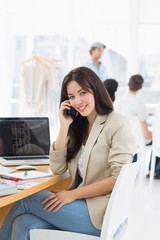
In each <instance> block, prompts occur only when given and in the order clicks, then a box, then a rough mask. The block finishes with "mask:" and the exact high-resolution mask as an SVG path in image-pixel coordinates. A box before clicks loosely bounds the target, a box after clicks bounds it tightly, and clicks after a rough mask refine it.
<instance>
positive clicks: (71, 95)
mask: <svg viewBox="0 0 160 240" xmlns="http://www.w3.org/2000/svg"><path fill="white" fill-rule="evenodd" d="M67 93H68V99H69V101H70V104H71V106H72V107H73V108H75V109H76V110H77V111H78V112H79V113H80V114H81V115H82V116H83V117H87V118H88V117H90V116H95V115H96V110H95V100H94V96H93V94H92V93H90V92H88V91H86V90H84V89H83V88H82V87H81V86H80V85H79V84H78V83H77V82H75V81H74V80H73V81H71V82H70V83H69V84H68V86H67Z"/></svg>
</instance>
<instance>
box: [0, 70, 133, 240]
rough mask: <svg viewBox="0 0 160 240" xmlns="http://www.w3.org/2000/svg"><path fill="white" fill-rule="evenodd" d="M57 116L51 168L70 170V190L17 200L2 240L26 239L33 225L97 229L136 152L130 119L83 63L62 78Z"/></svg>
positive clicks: (95, 231) (0, 236) (60, 171)
mask: <svg viewBox="0 0 160 240" xmlns="http://www.w3.org/2000/svg"><path fill="white" fill-rule="evenodd" d="M73 108H74V109H73ZM68 111H69V112H68ZM72 111H75V113H74V116H73V117H72V116H71V114H72ZM59 120H60V128H59V134H58V137H57V139H56V141H54V142H53V144H52V146H51V149H50V161H51V163H50V166H51V169H52V171H53V173H54V174H63V173H64V172H66V171H67V170H69V174H70V177H71V184H70V188H69V190H63V191H54V192H49V191H40V192H39V193H36V194H34V195H32V196H29V197H27V198H25V199H22V200H20V201H19V202H17V203H15V204H14V206H13V208H12V209H11V211H10V212H9V214H8V216H7V217H6V220H5V222H4V223H3V226H2V228H1V230H0V239H1V240H11V239H12V240H28V239H29V238H30V237H29V231H30V229H33V228H47V229H53V230H54V229H61V230H67V231H73V232H79V233H85V234H90V235H96V236H99V235H100V233H101V227H102V221H103V216H104V213H105V210H106V207H107V204H108V201H109V196H110V194H111V192H112V189H113V187H114V184H115V182H116V179H117V177H118V174H119V172H120V170H121V168H122V166H123V165H124V164H126V163H129V162H131V161H132V155H133V154H134V152H135V141H134V137H133V136H132V134H131V131H130V125H129V122H128V120H127V119H126V118H125V117H124V116H122V115H120V114H119V113H116V112H114V111H113V106H112V102H111V99H110V97H109V95H108V93H107V91H106V89H105V86H104V84H103V82H102V81H101V80H100V79H99V77H98V76H97V75H96V74H95V73H94V72H93V71H92V70H91V69H89V68H87V67H79V68H75V69H73V70H72V71H70V72H69V73H68V74H67V75H66V76H65V78H64V80H63V83H62V89H61V100H60V110H59Z"/></svg>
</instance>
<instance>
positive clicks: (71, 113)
mask: <svg viewBox="0 0 160 240" xmlns="http://www.w3.org/2000/svg"><path fill="white" fill-rule="evenodd" d="M67 115H70V116H71V117H72V118H73V119H75V118H76V117H77V111H76V110H75V109H74V108H73V107H71V108H70V109H69V110H67Z"/></svg>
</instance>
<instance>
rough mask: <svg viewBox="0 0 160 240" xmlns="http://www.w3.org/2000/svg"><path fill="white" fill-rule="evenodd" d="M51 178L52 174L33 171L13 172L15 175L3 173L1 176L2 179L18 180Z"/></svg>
mask: <svg viewBox="0 0 160 240" xmlns="http://www.w3.org/2000/svg"><path fill="white" fill-rule="evenodd" d="M50 176H53V173H52V172H51V171H49V172H40V171H35V170H29V171H25V172H15V173H5V174H2V176H1V177H2V178H6V179H12V178H13V179H17V178H18V179H19V180H29V179H35V178H44V177H50Z"/></svg>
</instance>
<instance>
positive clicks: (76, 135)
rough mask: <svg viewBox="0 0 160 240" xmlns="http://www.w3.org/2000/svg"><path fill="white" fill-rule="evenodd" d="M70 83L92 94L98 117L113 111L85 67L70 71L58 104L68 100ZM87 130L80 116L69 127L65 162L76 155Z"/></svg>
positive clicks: (107, 96) (104, 91)
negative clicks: (76, 84) (73, 82)
mask: <svg viewBox="0 0 160 240" xmlns="http://www.w3.org/2000/svg"><path fill="white" fill-rule="evenodd" d="M71 81H75V82H77V83H78V84H79V85H80V86H81V87H82V89H84V90H86V91H88V92H92V93H93V96H94V99H95V109H96V112H97V113H98V114H99V115H106V114H109V113H111V112H112V111H113V105H112V101H111V99H110V97H109V94H108V92H107V90H106V88H105V86H104V84H103V82H102V81H101V80H100V79H99V77H98V76H97V75H96V74H95V73H94V72H93V71H92V70H91V69H89V68H87V67H79V68H75V69H73V70H72V71H70V72H69V73H68V74H67V75H66V76H65V78H64V80H63V82H62V88H61V99H60V104H61V103H62V102H63V101H65V100H67V99H68V94H67V86H68V84H69V83H70V82H71ZM87 129H88V121H87V118H86V117H82V116H81V115H80V114H78V116H77V117H76V118H75V120H74V121H73V122H72V124H71V125H70V127H69V131H68V137H69V138H68V142H67V156H66V159H67V161H70V160H71V159H72V158H73V157H75V155H76V154H77V153H78V151H79V149H80V148H81V146H82V143H83V139H84V138H85V134H86V133H87Z"/></svg>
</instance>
